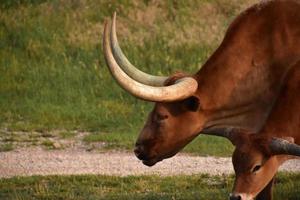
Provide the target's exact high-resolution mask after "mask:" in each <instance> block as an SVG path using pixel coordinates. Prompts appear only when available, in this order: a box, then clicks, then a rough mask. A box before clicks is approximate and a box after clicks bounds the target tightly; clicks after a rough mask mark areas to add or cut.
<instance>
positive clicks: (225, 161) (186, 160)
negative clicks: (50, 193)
mask: <svg viewBox="0 0 300 200" xmlns="http://www.w3.org/2000/svg"><path fill="white" fill-rule="evenodd" d="M280 171H290V172H300V159H298V160H290V161H288V162H286V163H285V164H284V165H283V166H282V167H281V168H280ZM200 173H204V174H210V175H222V174H231V173H233V168H232V164H231V158H215V157H198V156H191V155H187V154H178V155H177V156H175V157H173V158H170V159H167V160H164V161H162V162H160V163H157V164H156V165H155V166H153V167H151V168H149V167H147V166H144V165H143V164H142V163H141V162H140V161H139V160H138V159H137V158H136V157H135V156H134V155H133V153H128V152H105V153H98V152H88V151H84V150H74V149H71V150H43V149H42V148H40V147H35V148H23V149H17V150H13V151H10V152H1V153H0V178H9V177H14V176H31V175H71V174H101V175H116V176H128V175H151V174H156V175H162V176H171V175H192V174H200Z"/></svg>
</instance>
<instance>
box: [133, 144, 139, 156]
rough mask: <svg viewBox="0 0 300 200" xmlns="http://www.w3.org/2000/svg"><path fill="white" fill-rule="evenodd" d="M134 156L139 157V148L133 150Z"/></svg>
mask: <svg viewBox="0 0 300 200" xmlns="http://www.w3.org/2000/svg"><path fill="white" fill-rule="evenodd" d="M134 154H135V155H136V156H138V155H140V154H141V148H140V147H138V146H137V147H135V149H134Z"/></svg>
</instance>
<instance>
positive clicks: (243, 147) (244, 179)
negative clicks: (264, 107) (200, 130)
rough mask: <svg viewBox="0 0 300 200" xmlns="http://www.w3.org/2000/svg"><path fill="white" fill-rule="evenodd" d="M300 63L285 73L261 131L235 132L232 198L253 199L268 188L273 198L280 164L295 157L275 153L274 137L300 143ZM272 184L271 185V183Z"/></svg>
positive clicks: (269, 195) (267, 191)
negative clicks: (271, 145) (252, 132)
mask: <svg viewBox="0 0 300 200" xmlns="http://www.w3.org/2000/svg"><path fill="white" fill-rule="evenodd" d="M299 99H300V62H298V63H296V64H295V65H294V66H293V67H292V69H291V70H290V71H289V73H288V74H287V76H286V81H284V84H283V86H282V90H281V92H280V95H279V97H278V99H277V101H276V102H275V105H274V107H273V109H272V112H271V113H270V116H269V118H268V120H267V121H266V124H265V126H264V127H263V128H262V130H261V131H260V133H259V134H250V135H244V136H241V135H236V139H237V140H238V142H237V143H236V144H235V145H236V149H235V151H234V154H233V165H234V169H235V173H236V181H235V186H234V189H233V194H234V195H233V196H235V198H234V197H233V198H232V199H238V196H240V197H242V198H241V199H246V200H247V199H253V198H254V197H255V196H256V195H257V194H258V193H259V192H261V191H262V190H263V188H265V187H266V188H267V189H265V191H264V193H266V194H267V195H264V198H261V199H265V200H268V199H272V193H271V190H272V182H273V179H274V176H275V174H276V173H277V170H278V168H279V166H280V165H281V164H282V163H284V162H285V161H286V160H288V159H293V158H295V157H293V156H290V155H285V154H278V153H276V152H272V150H271V149H270V148H269V147H268V143H269V141H270V140H271V139H272V138H284V139H287V140H290V142H293V143H295V144H298V145H300V101H299ZM268 184H269V185H268Z"/></svg>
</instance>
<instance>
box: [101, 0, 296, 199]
mask: <svg viewBox="0 0 300 200" xmlns="http://www.w3.org/2000/svg"><path fill="white" fill-rule="evenodd" d="M299 11H300V2H299V0H274V1H263V2H262V3H260V4H258V5H255V6H253V7H251V8H249V9H247V10H246V11H244V12H243V13H242V14H240V15H239V16H238V17H237V18H236V19H235V20H234V22H233V23H232V24H231V25H230V27H229V29H228V31H227V33H226V36H225V38H224V40H223V42H222V43H221V45H220V47H219V48H218V49H217V50H216V51H215V53H214V54H213V55H212V56H211V57H210V58H209V59H208V61H207V62H206V63H205V65H204V66H203V67H202V68H201V70H199V71H198V72H197V73H196V74H194V75H192V76H188V75H185V74H175V75H172V76H170V77H157V76H152V75H148V74H145V73H143V72H141V71H139V70H137V69H136V68H135V67H134V66H133V65H131V64H130V62H129V61H128V60H127V59H126V57H125V56H124V55H123V53H122V51H121V49H120V47H119V45H118V41H117V37H116V28H115V25H116V24H115V16H114V19H113V23H112V24H111V28H110V29H109V28H108V24H107V23H106V25H105V30H104V39H103V48H104V54H105V59H106V62H107V65H108V66H109V69H110V72H111V73H112V75H113V77H114V78H115V79H116V80H117V82H118V83H119V84H120V86H121V87H123V88H124V89H125V90H127V91H128V92H129V93H131V94H133V95H134V96H136V97H138V98H141V99H144V100H147V101H152V102H155V106H154V109H153V111H152V112H151V113H150V114H149V116H148V119H147V122H146V124H145V126H144V128H143V129H142V131H141V133H140V135H139V137H138V139H137V142H136V148H135V154H136V156H137V157H138V158H139V159H141V160H142V161H143V163H144V164H145V165H148V166H152V165H154V164H155V163H157V162H158V161H161V160H163V159H165V158H168V157H171V156H173V155H175V154H176V153H177V152H178V151H180V150H181V149H182V148H183V147H184V146H185V145H186V144H188V143H189V142H190V141H191V140H193V139H194V138H195V137H196V136H197V135H198V134H200V133H205V134H215V135H219V136H227V137H228V136H230V135H232V133H235V134H237V135H241V137H242V136H247V135H248V133H254V134H256V135H268V134H266V133H265V132H262V131H263V130H265V127H266V122H268V124H269V125H268V127H270V128H269V129H272V128H274V127H275V126H274V125H273V124H277V123H284V124H285V125H286V126H285V127H291V126H296V127H297V124H295V123H296V122H295V121H290V120H288V119H286V118H285V117H286V115H284V116H281V115H278V114H277V113H279V112H273V110H274V106H275V105H277V104H276V102H277V101H278V100H279V99H282V98H285V96H284V94H283V93H282V91H283V90H285V88H284V85H285V83H286V82H287V81H289V78H290V76H288V74H289V72H290V71H291V70H292V69H293V68H295V67H296V63H297V62H298V61H299V60H300V26H299V25H300V12H299ZM295 98H296V97H295ZM287 106H289V105H287ZM278 109H285V107H279V108H278ZM291 109H293V110H294V109H295V108H293V107H292V106H291V107H290V109H289V110H291ZM298 127H299V126H298ZM258 133H259V134H258ZM261 133H264V134H261ZM281 134H285V132H284V131H282V132H281ZM245 141H246V140H245ZM274 141H277V140H274ZM241 143H242V141H241ZM234 144H237V143H234ZM249 144H250V143H249ZM275 146H276V147H277V150H276V151H278V152H281V150H282V149H285V148H287V146H293V143H287V144H285V145H275ZM293 147H294V146H293ZM297 147H298V146H297ZM298 148H299V147H298ZM237 149H239V148H237ZM237 154H238V153H236V154H235V155H237ZM236 157H237V156H236ZM236 185H237V184H236ZM262 187H263V186H262ZM266 190H267V189H266ZM264 191H265V190H264ZM264 191H263V193H265V192H264ZM258 192H259V191H258ZM262 195H263V194H262Z"/></svg>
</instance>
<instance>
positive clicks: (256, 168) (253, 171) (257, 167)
mask: <svg viewBox="0 0 300 200" xmlns="http://www.w3.org/2000/svg"><path fill="white" fill-rule="evenodd" d="M260 168H261V165H256V166H255V167H254V168H253V169H252V173H255V172H257V171H258V170H260Z"/></svg>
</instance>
